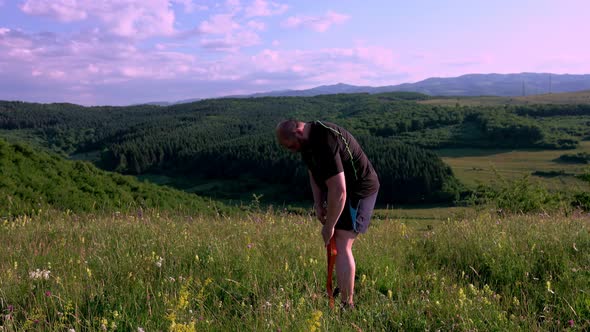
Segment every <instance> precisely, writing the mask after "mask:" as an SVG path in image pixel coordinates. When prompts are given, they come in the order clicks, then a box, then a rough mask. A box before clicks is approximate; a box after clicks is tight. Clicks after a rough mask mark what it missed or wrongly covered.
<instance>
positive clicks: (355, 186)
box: [276, 120, 379, 308]
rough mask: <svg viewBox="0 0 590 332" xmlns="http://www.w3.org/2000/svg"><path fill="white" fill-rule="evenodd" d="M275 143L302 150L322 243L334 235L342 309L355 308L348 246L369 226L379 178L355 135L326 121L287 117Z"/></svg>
mask: <svg viewBox="0 0 590 332" xmlns="http://www.w3.org/2000/svg"><path fill="white" fill-rule="evenodd" d="M276 135H277V140H278V142H279V143H280V144H281V145H282V146H283V147H285V148H287V149H288V150H290V151H292V152H298V153H301V156H302V159H303V161H304V162H305V164H306V165H307V168H308V173H309V182H310V183H311V188H312V192H313V200H314V209H315V212H316V215H317V217H318V219H319V220H320V222H321V223H322V225H323V227H322V237H323V240H324V243H325V244H326V246H327V245H328V244H329V242H330V239H331V238H332V236H334V239H335V242H336V249H337V250H338V255H337V256H336V279H337V281H338V286H339V288H340V292H341V301H342V307H343V308H354V300H353V294H354V276H355V270H356V265H355V261H354V256H353V254H352V245H353V243H354V240H355V239H356V237H357V235H358V234H362V233H365V232H366V231H367V228H368V227H369V223H370V219H371V215H372V214H373V209H374V207H375V200H376V199H377V192H378V191H379V178H378V177H377V173H376V172H375V170H374V169H373V166H372V165H371V162H370V161H369V159H368V158H367V156H366V155H365V153H364V152H363V150H362V149H361V147H360V145H359V144H358V142H357V141H356V139H355V138H354V137H353V136H352V135H351V134H350V133H349V132H348V131H346V130H345V129H344V128H342V127H340V126H338V125H336V124H333V123H329V122H323V121H313V122H301V121H297V120H286V121H283V122H281V123H279V124H278V125H277V129H276Z"/></svg>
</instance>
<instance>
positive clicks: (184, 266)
mask: <svg viewBox="0 0 590 332" xmlns="http://www.w3.org/2000/svg"><path fill="white" fill-rule="evenodd" d="M394 214H395V213H394ZM383 215H387V213H383V211H382V213H378V214H377V215H376V218H375V220H374V221H373V224H372V226H371V228H370V230H369V232H368V233H367V234H365V235H363V236H361V237H359V239H358V240H357V243H356V244H355V255H356V261H357V280H356V296H355V298H356V303H357V307H356V308H355V310H353V311H340V310H339V309H330V308H329V306H328V299H327V296H326V295H325V291H324V285H325V278H326V266H325V265H326V263H325V251H324V248H323V246H322V244H321V240H320V235H319V227H318V222H317V221H316V220H315V219H314V218H313V217H312V216H311V215H310V214H299V215H297V214H293V213H286V212H285V211H277V210H273V209H272V208H271V209H268V210H262V211H261V210H258V209H257V207H256V206H253V207H252V209H250V210H249V211H243V212H242V213H238V214H235V215H232V216H223V217H221V216H220V217H203V216H198V215H186V214H176V213H173V212H164V211H159V210H149V211H137V212H136V213H127V214H123V213H109V214H106V213H103V214H73V213H71V212H69V211H65V212H58V211H50V210H47V211H36V213H35V214H34V215H32V216H22V217H15V218H13V219H11V220H4V221H3V222H2V223H1V225H0V228H1V230H0V243H2V253H3V254H2V255H0V313H1V316H0V326H1V328H0V330H2V331H25V330H26V331H96V330H103V331H115V330H117V331H164V330H169V331H395V330H403V331H417V330H420V331H437V330H441V331H449V330H454V331H475V330H480V331H489V330H494V331H519V330H524V331H531V330H552V331H556V330H564V329H570V330H572V331H584V330H588V329H590V215H588V214H584V213H570V214H568V215H567V216H566V215H559V214H555V215H547V214H531V215H509V216H498V215H496V214H495V213H493V212H490V211H489V210H478V211H476V210H463V211H462V213H461V216H460V217H459V216H455V217H448V219H446V220H439V221H437V222H433V221H432V220H428V221H426V223H427V224H428V225H426V224H425V223H420V222H419V221H413V223H408V222H406V221H405V220H404V219H398V218H395V217H388V216H383Z"/></svg>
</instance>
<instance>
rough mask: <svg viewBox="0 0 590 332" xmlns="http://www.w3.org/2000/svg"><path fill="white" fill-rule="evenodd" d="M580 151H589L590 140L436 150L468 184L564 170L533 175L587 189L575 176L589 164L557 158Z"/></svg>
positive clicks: (559, 186) (553, 183) (547, 182)
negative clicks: (574, 144) (573, 145)
mask: <svg viewBox="0 0 590 332" xmlns="http://www.w3.org/2000/svg"><path fill="white" fill-rule="evenodd" d="M578 152H590V141H582V142H580V147H579V148H578V149H575V150H529V151H523V150H486V149H441V150H436V153H437V154H438V155H439V156H440V157H441V158H442V159H443V161H444V162H445V163H447V164H448V165H449V166H451V168H452V169H453V172H454V173H455V175H456V176H457V178H458V179H459V181H461V182H463V183H464V184H465V185H467V186H469V187H474V186H476V185H478V184H491V183H492V182H493V181H495V180H498V176H501V177H503V178H505V179H515V178H522V177H523V176H526V175H531V174H532V173H533V172H535V171H544V172H550V171H555V172H559V171H563V172H564V174H566V175H561V176H556V177H539V176H533V177H532V178H534V179H535V180H538V181H539V182H541V183H543V184H545V185H546V186H547V187H548V188H552V189H572V188H581V189H586V188H587V186H588V184H586V183H584V182H583V181H581V180H579V179H577V178H575V177H574V176H573V175H578V174H583V173H584V172H585V171H586V170H587V169H588V165H584V164H568V163H562V162H557V161H555V159H557V158H558V157H559V156H561V155H562V154H566V153H567V154H575V153H578Z"/></svg>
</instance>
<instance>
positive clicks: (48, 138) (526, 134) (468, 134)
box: [0, 93, 590, 204]
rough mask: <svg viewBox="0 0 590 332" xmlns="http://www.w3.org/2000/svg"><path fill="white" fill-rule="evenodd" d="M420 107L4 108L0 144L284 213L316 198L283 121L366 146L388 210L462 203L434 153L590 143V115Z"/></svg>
mask: <svg viewBox="0 0 590 332" xmlns="http://www.w3.org/2000/svg"><path fill="white" fill-rule="evenodd" d="M422 97H423V98H422ZM555 98H558V97H557V94H556V97H555ZM563 98H564V100H565V99H567V97H563ZM424 99H429V97H428V96H425V95H420V94H416V93H412V94H409V93H382V94H373V95H370V94H339V95H322V96H316V97H264V98H245V99H238V98H221V99H211V100H202V101H198V102H194V103H187V104H178V105H172V106H168V107H159V106H153V105H137V106H130V107H82V106H78V105H71V104H33V103H23V102H0V136H1V137H5V138H6V139H10V140H11V141H17V142H18V141H23V140H24V141H26V142H30V143H31V144H35V145H36V146H43V147H44V148H46V149H49V150H51V151H54V152H58V153H62V154H65V155H69V156H70V157H71V158H73V159H86V160H91V161H93V162H94V163H95V164H96V165H97V166H98V167H99V168H101V169H105V170H109V171H116V172H119V173H122V174H132V175H137V176H140V177H142V178H145V179H149V180H153V179H156V181H157V182H158V183H160V184H169V185H171V186H174V187H176V188H180V189H183V190H186V191H189V192H194V193H197V194H199V195H206V196H210V197H215V198H222V199H237V200H244V199H248V198H250V197H252V194H253V193H255V194H257V195H260V194H263V195H264V196H265V197H266V198H270V199H272V200H273V201H274V202H277V203H281V202H293V201H300V200H304V199H308V198H309V197H310V195H309V187H308V184H307V182H308V180H307V172H306V170H305V168H304V166H303V164H302V163H301V162H300V161H299V160H298V156H296V155H293V154H290V153H289V152H287V151H285V150H283V149H281V148H280V147H279V146H278V144H277V143H276V140H275V137H274V129H275V126H276V124H277V123H278V122H279V121H281V120H283V119H286V118H296V119H300V120H303V121H311V120H317V119H322V120H326V121H330V122H334V123H337V124H339V125H342V126H343V127H345V128H347V129H348V130H350V132H351V133H352V134H353V135H355V137H357V138H358V139H359V141H360V142H361V144H362V146H363V148H364V149H365V150H366V152H367V154H368V156H369V158H370V159H371V161H372V162H373V163H374V165H375V167H376V169H377V172H378V173H379V175H380V178H381V179H382V180H383V184H384V186H382V194H381V195H380V196H379V197H380V200H381V203H386V204H388V203H394V204H397V203H425V202H431V203H434V202H440V201H441V200H452V198H453V197H457V194H458V193H459V192H460V191H461V189H459V187H458V186H457V184H456V180H455V178H454V175H453V172H451V171H450V169H449V168H448V166H447V165H446V164H445V163H443V162H441V159H440V158H439V157H438V156H437V155H436V154H434V153H431V152H429V151H427V150H441V149H466V148H468V149H482V150H493V149H504V150H512V149H517V150H522V149H536V150H551V149H552V150H559V149H575V148H578V147H579V146H580V142H582V141H584V140H588V139H589V138H590V126H589V125H588V124H589V123H590V104H584V103H578V104H534V105H533V104H528V105H524V104H523V105H505V104H501V103H497V104H490V105H487V106H482V105H472V106H471V105H470V106H462V105H461V104H459V103H456V102H455V103H451V104H448V105H436V104H423V103H422V102H421V100H424ZM573 100H574V101H575V100H577V99H573ZM458 153H459V154H460V153H461V152H460V151H458Z"/></svg>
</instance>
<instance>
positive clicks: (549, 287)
mask: <svg viewBox="0 0 590 332" xmlns="http://www.w3.org/2000/svg"><path fill="white" fill-rule="evenodd" d="M547 291H548V292H549V293H551V294H555V292H554V291H553V290H552V289H551V281H549V280H547Z"/></svg>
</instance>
